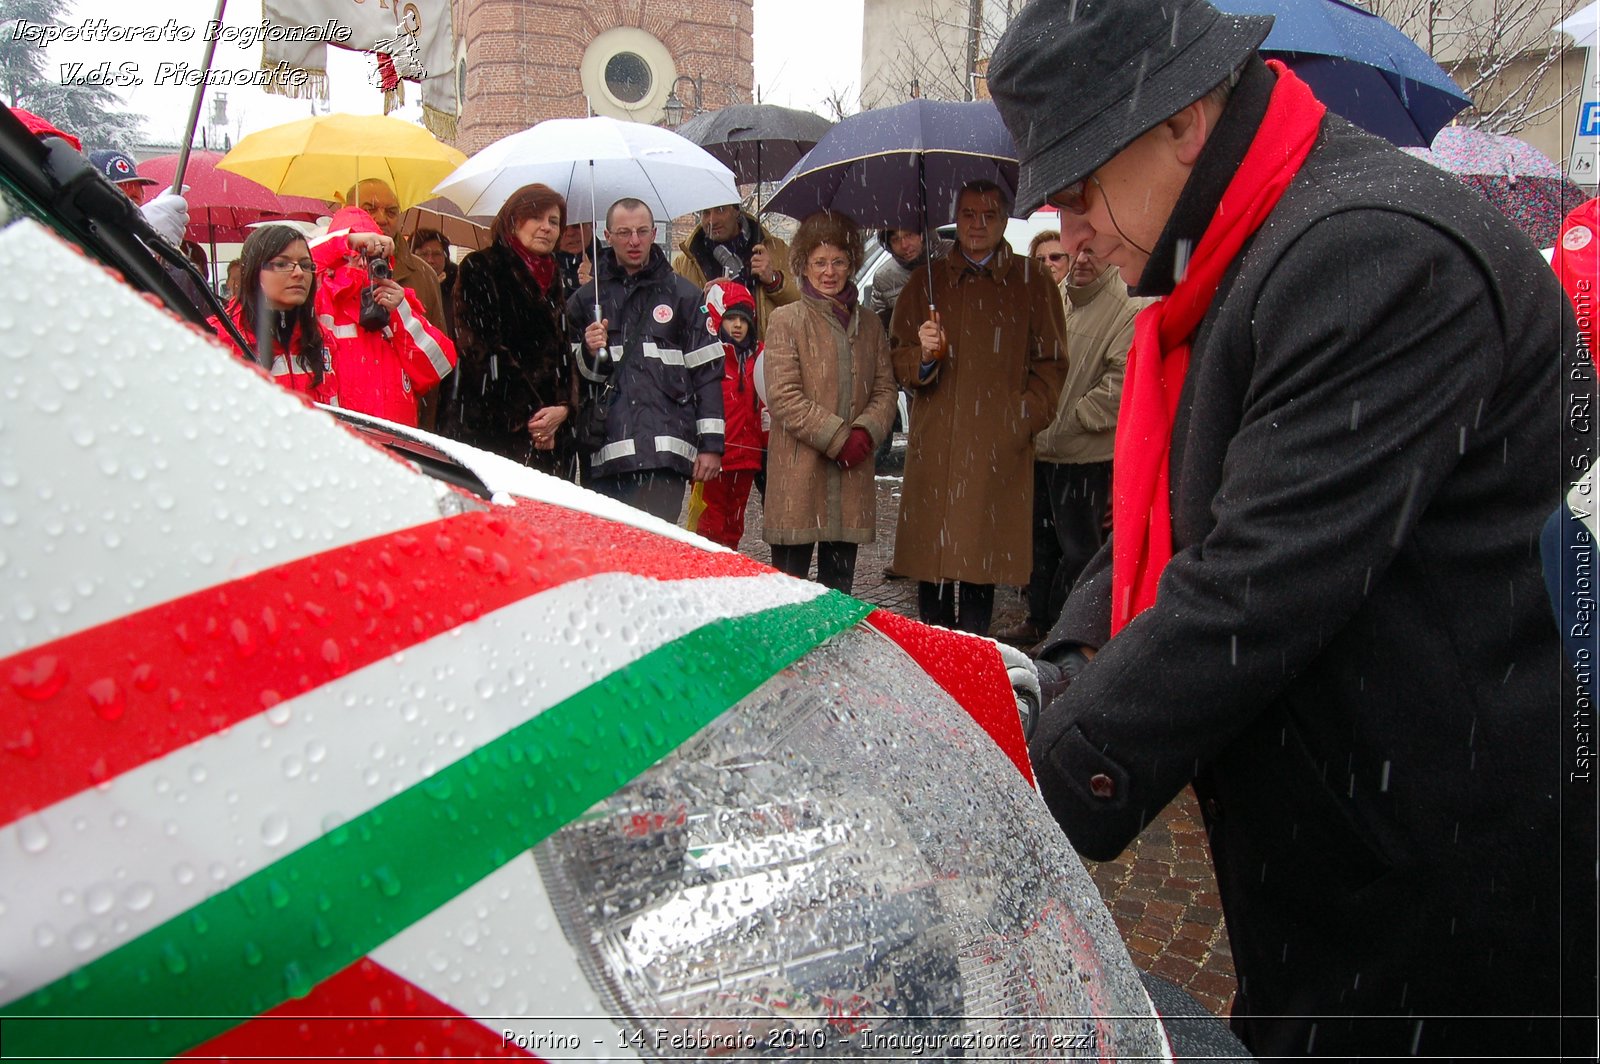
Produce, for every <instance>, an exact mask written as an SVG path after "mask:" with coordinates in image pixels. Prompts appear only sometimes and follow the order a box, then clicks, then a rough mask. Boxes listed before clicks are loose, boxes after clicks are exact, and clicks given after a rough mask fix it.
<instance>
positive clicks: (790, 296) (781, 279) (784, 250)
mask: <svg viewBox="0 0 1600 1064" xmlns="http://www.w3.org/2000/svg"><path fill="white" fill-rule="evenodd" d="M788 261H789V245H787V244H785V243H784V242H783V241H782V240H780V239H778V238H777V237H775V236H773V235H772V234H771V233H769V232H767V231H766V230H765V229H763V228H762V227H761V223H760V222H758V221H756V219H755V217H754V216H753V215H749V214H746V213H745V212H744V211H741V210H740V209H739V207H738V205H737V204H732V203H730V204H727V205H726V206H722V207H710V208H707V209H706V210H703V211H701V212H700V224H699V225H697V226H695V228H694V232H692V233H690V234H689V236H688V238H687V239H685V240H684V241H683V243H681V244H679V245H678V253H677V254H676V255H674V256H673V257H672V270H673V272H674V273H676V274H677V275H678V276H679V277H682V278H683V279H684V280H686V281H688V282H689V283H690V284H692V285H695V286H697V287H699V288H701V289H704V288H705V286H706V284H707V282H710V281H714V280H716V279H717V278H719V277H728V278H731V279H733V280H735V281H738V282H739V283H740V284H742V285H744V286H745V287H746V288H748V289H749V290H750V292H751V294H752V295H754V296H755V297H756V338H757V339H760V340H765V339H766V338H767V316H768V315H769V314H771V313H772V311H773V310H774V308H777V307H782V306H786V305H788V304H790V303H793V302H794V301H795V300H797V299H799V298H800V281H799V279H798V278H795V277H791V276H789V274H788V273H787V272H785V270H784V265H785V264H786V263H788Z"/></svg>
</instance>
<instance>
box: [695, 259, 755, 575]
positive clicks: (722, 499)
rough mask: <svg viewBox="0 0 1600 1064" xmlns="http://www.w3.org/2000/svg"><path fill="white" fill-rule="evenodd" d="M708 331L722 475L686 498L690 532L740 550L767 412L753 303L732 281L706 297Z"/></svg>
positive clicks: (716, 286)
mask: <svg viewBox="0 0 1600 1064" xmlns="http://www.w3.org/2000/svg"><path fill="white" fill-rule="evenodd" d="M706 318H707V324H708V325H709V327H710V328H711V329H713V330H715V331H716V333H717V335H718V336H720V337H721V338H722V350H723V356H724V361H723V371H722V417H723V421H724V423H725V425H726V429H725V433H724V440H725V448H726V449H725V450H724V451H723V453H722V475H721V476H718V477H716V478H714V479H712V480H708V481H706V482H705V483H703V484H696V485H695V486H694V492H693V494H692V495H691V496H690V497H689V519H688V522H687V524H688V528H689V531H691V532H698V533H700V534H701V535H702V536H704V537H706V538H707V539H709V540H711V541H712V542H714V543H720V544H722V545H723V546H724V547H728V548H730V549H732V550H738V549H739V539H740V537H742V536H743V535H744V509H745V504H746V503H747V502H749V501H750V488H751V487H752V486H753V485H754V484H755V482H756V475H757V474H758V473H760V472H761V466H762V459H763V457H764V456H765V454H766V450H767V429H766V426H767V424H768V421H767V409H766V406H765V405H764V404H763V403H762V402H761V398H760V397H759V396H758V395H757V394H756V381H755V373H756V358H757V357H758V356H759V355H760V354H761V341H760V340H759V339H757V337H756V301H755V298H754V297H753V296H751V295H750V290H749V289H748V288H746V287H745V286H744V285H742V284H739V283H738V282H736V281H726V280H722V281H715V282H713V283H712V285H711V287H710V288H709V289H708V290H707V292H706Z"/></svg>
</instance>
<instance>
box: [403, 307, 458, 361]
mask: <svg viewBox="0 0 1600 1064" xmlns="http://www.w3.org/2000/svg"><path fill="white" fill-rule="evenodd" d="M394 309H395V310H397V311H399V312H400V324H401V325H403V326H405V330H406V332H407V333H408V334H409V335H410V336H411V342H412V343H414V344H416V345H417V347H418V349H419V350H421V352H422V353H423V354H425V355H427V356H428V362H429V363H430V364H431V365H432V366H433V372H434V375H435V376H437V377H438V378H439V379H440V380H444V378H446V377H448V376H449V375H450V371H451V370H452V369H454V368H455V367H454V366H452V365H450V356H448V355H446V354H445V353H444V348H442V347H440V346H439V341H438V340H435V339H434V338H433V335H432V334H431V333H429V332H428V330H427V327H426V326H424V325H423V324H422V320H421V319H420V318H418V317H417V313H416V311H414V310H412V309H411V300H409V299H405V298H403V297H402V298H401V300H400V305H399V306H397V307H395V308H394Z"/></svg>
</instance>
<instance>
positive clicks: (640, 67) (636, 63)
mask: <svg viewBox="0 0 1600 1064" xmlns="http://www.w3.org/2000/svg"><path fill="white" fill-rule="evenodd" d="M650 84H651V78H650V64H649V63H647V62H645V61H644V60H643V59H642V58H640V57H639V56H637V55H635V54H634V53H632V52H618V53H617V54H616V55H614V56H612V57H611V59H610V61H609V62H607V63H606V88H607V89H610V90H611V95H613V96H615V97H616V98H617V99H619V100H621V101H622V102H623V103H638V102H639V101H640V100H642V99H644V98H645V97H646V96H648V95H650Z"/></svg>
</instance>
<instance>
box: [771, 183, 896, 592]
mask: <svg viewBox="0 0 1600 1064" xmlns="http://www.w3.org/2000/svg"><path fill="white" fill-rule="evenodd" d="M790 261H791V263H792V265H793V268H794V271H795V273H796V274H798V275H799V276H800V293H801V297H802V298H801V299H800V301H799V302H797V303H790V304H789V305H787V306H782V307H778V308H776V309H775V310H773V312H772V316H771V317H770V318H769V319H768V321H767V337H766V345H767V346H766V359H765V361H766V366H765V372H766V385H767V409H768V411H769V412H770V413H771V415H772V434H771V438H770V440H769V442H768V445H767V490H766V494H765V496H764V505H765V521H764V523H765V528H764V529H763V532H762V535H763V536H764V537H765V539H766V541H767V542H768V543H770V544H772V564H773V565H774V566H776V567H777V568H779V569H781V570H783V571H784V572H786V573H788V574H789V575H790V576H798V577H801V578H804V577H805V576H806V574H807V573H808V572H809V571H810V568H811V554H812V551H813V549H815V551H816V554H817V582H818V583H820V584H824V585H826V586H827V587H831V588H834V589H835V590H838V591H843V592H845V593H846V594H848V593H849V592H850V588H851V586H852V584H853V583H854V580H855V568H856V551H857V548H858V547H859V545H860V544H862V543H871V542H872V541H873V540H874V539H875V538H877V529H878V520H877V516H878V515H877V504H878V503H877V498H878V496H877V484H876V483H875V478H874V476H873V466H872V452H873V450H874V448H876V447H877V445H878V443H880V442H881V441H882V440H883V439H884V437H886V436H887V435H888V434H889V431H890V429H891V427H892V426H893V424H894V413H895V384H894V371H893V369H892V368H891V367H890V364H889V340H888V337H887V336H885V334H884V331H883V324H882V323H881V322H880V321H879V320H878V317H877V315H876V314H873V313H872V312H871V311H870V310H864V309H863V308H862V307H860V306H859V305H858V301H857V294H856V286H855V283H854V282H853V281H852V280H851V278H853V277H854V276H855V272H856V267H858V266H859V265H860V264H861V233H860V231H859V230H858V229H857V228H856V225H855V223H854V222H853V221H851V220H850V219H849V218H847V217H845V216H844V215H842V214H838V213H828V212H821V213H818V214H813V215H812V216H811V217H809V218H807V219H806V220H805V221H804V222H802V223H801V224H800V230H799V232H797V233H796V234H795V238H794V245H793V247H792V248H791V249H790Z"/></svg>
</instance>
